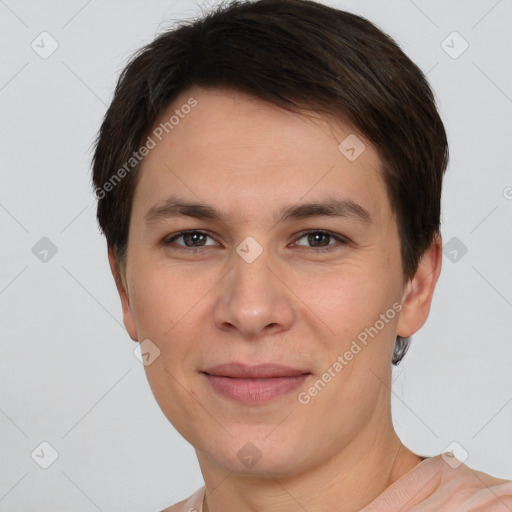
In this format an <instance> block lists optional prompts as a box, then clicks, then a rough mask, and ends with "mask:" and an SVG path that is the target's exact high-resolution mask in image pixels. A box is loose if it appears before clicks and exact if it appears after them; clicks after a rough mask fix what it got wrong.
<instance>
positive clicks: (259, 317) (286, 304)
mask: <svg viewBox="0 0 512 512" xmlns="http://www.w3.org/2000/svg"><path fill="white" fill-rule="evenodd" d="M258 245H259V244H258ZM260 248H261V249H258V247H256V245H255V244H254V242H252V241H251V240H247V239H246V240H245V241H244V242H242V243H241V244H240V245H239V246H238V247H237V249H236V253H234V254H233V257H232V265H233V267H232V270H231V272H229V273H228V275H227V276H226V279H225V280H224V282H223V288H222V291H221V294H220V296H219V300H218V302H217V304H216V307H215V311H214V319H215V322H216V324H217V325H218V326H219V327H224V328H226V327H227V326H231V328H236V329H238V330H239V331H240V333H241V334H243V335H244V336H248V337H249V336H251V337H252V336H257V335H258V334H259V333H261V332H262V331H263V330H264V329H265V328H266V327H267V326H271V327H273V328H275V329H287V328H289V326H290V323H291V322H292V320H293V307H292V304H291V302H290V297H289V294H288V293H287V292H286V287H285V286H284V285H283V283H282V282H281V280H279V279H278V278H277V277H276V276H275V275H274V273H273V272H272V271H271V270H270V268H269V267H270V266H272V262H271V255H270V254H269V252H268V251H267V250H263V247H261V246H260Z"/></svg>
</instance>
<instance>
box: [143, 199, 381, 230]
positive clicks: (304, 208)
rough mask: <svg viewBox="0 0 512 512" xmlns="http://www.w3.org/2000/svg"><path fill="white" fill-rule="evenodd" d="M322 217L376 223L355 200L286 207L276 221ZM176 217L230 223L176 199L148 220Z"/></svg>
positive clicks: (202, 207) (155, 209)
mask: <svg viewBox="0 0 512 512" xmlns="http://www.w3.org/2000/svg"><path fill="white" fill-rule="evenodd" d="M322 216H323V217H341V218H350V219H354V220H356V221H359V222H361V223H363V224H371V223H372V218H371V215H370V213H369V212H368V210H367V209H366V208H364V207H363V206H361V205H360V204H358V203H355V202H354V201H350V200H347V199H338V198H328V199H326V200H323V201H314V202H308V203H300V204H294V205H290V206H286V207H284V208H283V209H282V210H281V211H280V213H279V215H278V216H277V217H276V218H275V221H276V224H278V223H281V222H284V221H288V220H294V219H295V220H296V219H305V218H308V217H322ZM172 217H193V218H196V219H208V220H216V221H220V222H223V223H225V222H226V220H225V218H224V216H223V215H222V213H221V212H220V211H218V210H216V209H215V208H214V207H213V206H210V205H208V204H205V203H201V202H197V201H185V200H183V199H180V198H177V197H174V196H172V197H169V198H167V199H166V200H164V201H163V202H161V203H158V204H156V205H154V206H152V207H151V208H150V209H149V210H148V211H147V213H146V215H145V216H144V220H145V223H146V224H148V225H150V224H154V223H158V222H159V221H163V220H165V219H167V218H172Z"/></svg>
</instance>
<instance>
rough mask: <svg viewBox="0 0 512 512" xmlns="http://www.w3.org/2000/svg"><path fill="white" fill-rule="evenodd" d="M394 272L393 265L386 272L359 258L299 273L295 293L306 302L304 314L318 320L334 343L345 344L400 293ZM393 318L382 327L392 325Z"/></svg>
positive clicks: (371, 322)
mask: <svg viewBox="0 0 512 512" xmlns="http://www.w3.org/2000/svg"><path fill="white" fill-rule="evenodd" d="M393 272H394V269H393V268H392V267H390V268H388V271H387V272H384V271H383V269H382V268H380V267H378V266H374V267H373V268H372V267H371V266H368V265H367V264H365V265H364V266H363V265H362V264H357V263H356V262H352V263H350V264H349V263H347V264H344V265H343V266H339V267H338V268H334V269H330V270H329V271H326V272H318V271H317V272H316V273H312V272H307V271H304V272H302V273H301V274H300V276H297V281H296V282H297V287H296V294H297V296H298V297H299V298H300V299H301V301H302V302H303V303H304V305H305V306H307V308H306V309H305V314H307V315H309V316H310V317H311V319H312V321H314V318H316V319H317V321H318V320H319V321H320V323H321V324H323V325H324V326H325V328H326V331H325V332H326V333H328V336H329V338H330V339H331V340H333V341H332V343H334V344H336V345H337V346H338V347H339V348H342V345H345V344H346V343H350V341H351V340H352V339H354V338H355V337H356V336H357V335H358V334H359V333H360V332H361V331H363V330H364V329H365V328H367V327H370V326H372V325H374V323H375V322H376V321H377V320H378V319H379V315H381V314H384V313H385V312H386V311H387V310H388V309H389V308H391V307H392V304H393V303H394V301H396V300H397V297H400V295H399V293H398V287H397V286H396V284H395V283H394V282H393V277H392V276H393V274H392V273H393ZM307 311H309V313H307ZM391 320H393V319H391ZM391 320H389V321H388V322H387V323H386V326H385V328H383V329H382V330H385V331H387V330H389V328H390V327H392V326H393V322H392V321H391Z"/></svg>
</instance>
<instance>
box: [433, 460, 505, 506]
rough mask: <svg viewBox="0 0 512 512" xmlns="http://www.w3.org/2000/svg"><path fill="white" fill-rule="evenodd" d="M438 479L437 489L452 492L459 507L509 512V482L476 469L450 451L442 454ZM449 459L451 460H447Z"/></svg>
mask: <svg viewBox="0 0 512 512" xmlns="http://www.w3.org/2000/svg"><path fill="white" fill-rule="evenodd" d="M438 457H439V460H440V461H442V462H443V464H442V466H441V467H442V470H441V471H440V474H441V481H440V484H439V487H438V490H437V492H438V493H439V494H440V495H446V496H447V495H448V494H451V495H452V496H453V498H451V499H452V500H453V502H454V504H455V505H457V507H461V508H460V509H461V510H474V511H482V512H483V511H485V512H491V511H492V512H502V511H503V512H509V511H510V510H512V481H511V480H505V479H502V478H497V477H495V476H492V475H489V474H487V473H484V472H483V471H478V470H476V469H473V468H472V467H470V466H468V465H466V464H463V463H461V462H460V461H458V459H456V458H454V457H453V455H452V454H446V453H445V454H442V455H440V456H438ZM450 461H452V462H451V463H450Z"/></svg>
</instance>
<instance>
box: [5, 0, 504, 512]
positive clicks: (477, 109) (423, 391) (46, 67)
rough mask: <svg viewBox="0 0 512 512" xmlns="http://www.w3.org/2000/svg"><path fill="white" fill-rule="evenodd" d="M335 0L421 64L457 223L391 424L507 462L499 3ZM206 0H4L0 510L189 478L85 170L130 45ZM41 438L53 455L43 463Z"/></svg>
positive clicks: (137, 502)
mask: <svg viewBox="0 0 512 512" xmlns="http://www.w3.org/2000/svg"><path fill="white" fill-rule="evenodd" d="M329 3H330V4H331V5H335V6H338V7H340V8H345V9H347V10H349V11H353V12H356V13H358V14H361V15H363V16H366V17H367V18H368V19H370V20H371V21H373V22H375V23H376V24H377V25H378V26H380V27H381V28H382V29H384V30H385V31H387V32H388V33H389V34H390V35H391V36H392V37H394V38H395V39H396V40H397V42H398V43H399V44H400V45H401V46H402V48H403V49H404V50H405V52H406V53H407V54H408V55H409V56H410V57H411V58H412V59H413V60H414V61H415V62H416V63H417V64H418V65H419V66H420V67H421V68H422V69H423V70H424V72H426V73H428V78H429V80H430V82H431V84H432V86H433V88H434V90H435V92H436V95H437V97H438V102H439V108H440V111H441V115H442V117H443V119H444V121H445V124H446V128H447V131H448V135H449V142H450V150H451V161H450V166H449V169H448V173H447V176H446V181H445V187H444V198H443V215H442V221H443V228H442V234H443V238H444V242H445V244H447V243H448V242H449V241H450V240H451V239H452V238H454V237H455V239H454V240H451V242H449V245H448V247H447V248H445V249H446V250H445V257H444V258H443V271H442V274H441V279H440V282H439V284H438V287H437V291H436V294H435V297H434V304H433V308H432V311H431V315H430V318H429V321H428V323H427V325H426V326H425V327H424V328H423V329H422V330H421V331H420V332H419V333H418V334H417V335H416V336H414V341H413V346H412V348H411V350H410V352H409V353H408V354H407V356H406V358H405V360H404V361H403V363H402V364H401V365H400V366H399V367H398V368H397V369H396V370H394V372H395V373H394V378H395V380H394V384H393V415H394V422H395V426H396V429H397V431H398V433H399V435H400V436H401V438H402V440H403V441H404V443H405V444H406V445H407V446H408V447H409V448H411V449H412V450H413V451H415V452H417V453H420V454H425V455H435V454H437V453H440V452H442V451H444V450H445V448H446V447H448V446H449V445H450V444H451V443H452V442H454V441H455V442H456V443H458V444H457V445H455V454H456V455H457V454H459V455H460V454H461V449H463V450H465V451H466V452H467V453H468V458H467V459H466V464H468V465H469V466H470V467H474V468H476V469H479V470H482V471H485V472H488V473H491V474H493V475H496V476H500V477H502V478H508V479H512V436H511V435H510V432H511V426H512V385H511V374H512V372H511V367H512V315H511V313H512V272H511V271H510V266H511V262H512V242H511V236H510V235H511V232H512V230H511V222H510V221H511V218H512V200H511V198H512V173H511V146H512V144H511V141H512V128H511V122H510V121H511V115H512V72H511V57H510V54H511V53H510V52H511V49H512V32H511V31H510V27H511V26H512V2H511V1H510V0H508V1H507V0H501V1H496V0H485V1H484V0H482V1H468V0H464V1H462V0H460V1H435V2H427V1H420V0H415V1H414V2H413V1H412V0H395V1H392V2H391V1H388V2H381V1H367V0H364V1H357V2H356V1H333V0H331V1H330V2H329ZM201 5H202V6H203V7H207V5H208V4H199V3H196V2H187V1H169V0H167V1H165V2H164V1H153V2H142V1H139V2H136V1H125V2H121V1H103V2H100V1H99V0H92V1H88V2H87V1H84V0H72V1H68V2H51V1H46V2H35V1H32V2H29V1H19V0H18V1H17V0H5V1H2V0H0V44H1V57H0V58H1V67H0V109H1V117H0V119H1V123H0V129H1V133H0V140H1V141H2V153H1V165H0V168H1V173H2V182H1V183H2V186H1V188H0V222H1V233H2V239H1V240H2V242H1V248H2V251H1V253H0V258H1V262H0V263H1V266H0V325H1V329H2V331H1V332H2V338H1V356H0V379H1V382H0V431H1V444H2V456H1V461H0V464H1V466H0V511H10V512H15V511H26V510H38V511H64V510H66V511H68V510H73V511H84V512H88V511H95V510H101V511H124V512H130V511H142V510H147V511H158V510H160V509H161V508H162V507H164V506H168V505H170V504H172V503H174V502H176V501H178V500H180V499H183V498H185V497H187V496H188V495H190V494H191V493H192V492H194V491H195V490H196V489H197V488H198V487H199V486H200V485H202V478H201V474H200V471H199V466H198V464H197V461H196V458H195V453H194V451H193V448H192V447H191V446H190V445H189V444H188V443H186V442H185V441H184V440H183V439H182V438H181V437H180V435H179V434H178V433H177V432H176V431H175V430H174V429H173V427H172V426H171V425H170V424H169V423H168V421H167V420H166V419H165V417H164V416H163V414H162V413H161V412H160V409H159V408H158V406H157V404H156V402H155V400H154V398H153V397H152V395H151V392H150V390H149V386H148V384H147V381H146V378H145V374H144V371H143V366H142V364H141V363H140V362H139V361H138V360H137V359H136V358H135V357H134V355H133V350H134V348H136V344H135V343H133V342H132V341H131V340H130V339H129V337H128V335H127V334H126V332H125V330H124V327H123V326H122V320H121V309H120V304H119V299H118V296H117V292H116V290H115V287H114V283H113V280H112V278H111V275H110V271H109V268H108V264H107V253H106V245H105V241H104V239H103V238H102V237H101V236H100V234H99V231H98V228H97V225H96V221H95V205H94V197H93V194H92V190H91V187H90V178H89V172H90V158H91V143H92V141H93V139H94V137H95V134H96V131H97V130H98V128H99V126H100V122H101V119H102V117H103V115H104V113H105V110H106V105H108V103H109V101H110V99H111V96H112V92H113V87H114V85H115V82H116V80H117V76H118V74H119V72H120V71H121V69H122V67H123V66H124V64H125V63H126V60H127V58H128V57H129V55H130V54H131V53H132V51H134V50H135V49H137V48H139V47H140V46H141V45H143V44H145V43H148V42H149V41H151V40H152V39H153V37H154V36H155V34H156V33H157V32H160V31H162V30H164V29H165V28H166V27H167V26H168V22H170V21H172V20H176V19H179V18H182V17H188V16H190V15H192V14H195V13H198V12H199V11H200V7H201ZM43 31H47V32H48V33H49V34H50V35H51V37H52V38H53V39H54V40H56V41H57V43H58V45H59V46H58V48H57V50H56V51H55V52H54V53H53V54H52V55H50V56H49V57H48V58H46V59H44V58H42V57H41V56H40V54H38V53H36V51H34V49H33V48H32V47H31V43H32V42H33V41H35V43H34V45H36V44H37V45H39V47H38V50H39V52H41V51H43V48H42V47H43V45H44V50H45V51H48V50H49V49H51V44H52V41H51V40H50V39H49V38H48V36H39V34H40V33H41V32H43ZM453 31H456V32H458V33H459V34H460V36H461V37H462V38H463V39H464V40H465V41H467V43H468V44H469V47H468V48H467V50H466V51H465V52H463V53H462V54H460V55H459V53H460V52H461V50H462V49H463V48H464V41H463V39H461V37H459V36H457V35H451V36H450V34H452V32H453ZM44 37H45V38H46V39H44V41H43V42H41V39H42V38H44ZM443 41H445V42H444V43H443ZM449 53H451V55H450V54H449ZM454 57H457V58H454ZM507 187H508V188H507ZM43 237H47V238H48V239H49V240H51V242H52V244H54V246H55V247H56V249H57V252H56V254H54V255H52V252H51V250H50V252H48V253H47V254H45V253H44V252H41V251H43V250H44V249H45V247H46V249H48V247H47V245H48V241H43V242H39V241H40V239H41V238H43ZM38 242H39V244H40V245H36V244H38ZM45 244H46V245H45ZM34 246H35V247H36V248H35V249H33V247H34ZM464 247H466V248H467V253H466V254H464ZM454 251H455V252H454ZM34 253H35V254H34ZM455 256H456V258H455ZM44 257H46V261H41V258H43V259H44ZM454 258H455V259H454ZM452 260H454V261H452ZM43 441H46V442H48V443H49V444H50V445H51V446H52V447H53V448H54V449H55V450H56V451H57V452H58V454H59V456H58V458H57V459H56V460H55V461H54V462H53V464H51V465H50V466H49V467H48V468H47V469H43V468H42V467H40V465H41V464H43V465H44V464H48V463H50V462H52V457H51V456H52V452H51V449H49V448H47V447H45V446H44V445H43V447H40V443H41V442H43ZM34 450H36V451H35V453H36V454H39V456H37V455H34V458H32V457H31V453H32V452H33V451H34ZM41 450H42V451H41Z"/></svg>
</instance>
